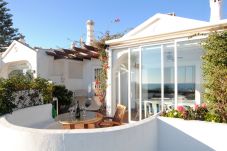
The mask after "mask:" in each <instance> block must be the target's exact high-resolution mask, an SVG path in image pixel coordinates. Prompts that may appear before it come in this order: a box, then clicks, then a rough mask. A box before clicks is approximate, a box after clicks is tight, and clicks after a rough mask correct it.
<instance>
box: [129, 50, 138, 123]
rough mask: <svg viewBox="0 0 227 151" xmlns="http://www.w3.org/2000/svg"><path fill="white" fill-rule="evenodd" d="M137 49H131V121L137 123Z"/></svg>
mask: <svg viewBox="0 0 227 151" xmlns="http://www.w3.org/2000/svg"><path fill="white" fill-rule="evenodd" d="M139 59H140V58H139V49H131V120H132V121H138V120H139V116H140V111H139V109H140V103H139V74H140V73H139V63H140V60H139Z"/></svg>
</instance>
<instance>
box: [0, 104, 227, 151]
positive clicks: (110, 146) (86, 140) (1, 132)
mask: <svg viewBox="0 0 227 151" xmlns="http://www.w3.org/2000/svg"><path fill="white" fill-rule="evenodd" d="M50 111H51V105H42V106H36V107H32V108H27V109H22V110H19V111H16V112H14V113H13V114H12V115H6V116H3V117H0V142H1V145H0V150H2V151H106V150H108V151H167V150H170V151H172V150H174V151H182V150H184V151H191V150H193V151H213V150H218V151H226V150H227V147H226V141H225V137H226V136H227V124H216V123H209V122H201V121H185V120H182V119H172V118H163V117H156V116H154V117H150V118H148V119H145V120H143V121H140V122H135V123H132V124H127V125H123V126H119V127H112V128H100V129H82V130H81V129H80V130H79V129H77V130H76V129H75V130H53V129H52V130H51V129H34V128H28V127H31V125H33V123H32V122H31V121H33V122H35V123H37V124H40V123H43V121H51V120H52V119H51V117H50V114H49V113H50ZM28 114H29V115H28ZM34 115H36V116H34ZM44 115H47V116H44ZM22 117H27V118H22ZM36 117H37V118H36ZM19 118H20V120H19ZM18 125H20V126H18ZM22 125H23V126H28V127H22Z"/></svg>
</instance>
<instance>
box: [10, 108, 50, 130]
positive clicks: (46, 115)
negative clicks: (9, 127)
mask: <svg viewBox="0 0 227 151" xmlns="http://www.w3.org/2000/svg"><path fill="white" fill-rule="evenodd" d="M51 111H52V105H51V104H46V105H39V106H34V107H28V108H24V109H21V110H17V111H14V112H13V113H12V114H7V115H6V116H5V118H6V120H7V121H8V122H10V123H11V124H14V125H18V126H23V127H35V125H36V124H37V125H40V124H42V123H46V122H48V121H50V122H53V121H54V120H53V118H52V112H51Z"/></svg>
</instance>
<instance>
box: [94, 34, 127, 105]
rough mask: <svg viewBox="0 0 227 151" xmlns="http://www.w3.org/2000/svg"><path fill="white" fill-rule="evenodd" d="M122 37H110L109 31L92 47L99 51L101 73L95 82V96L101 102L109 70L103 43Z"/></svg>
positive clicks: (118, 35) (117, 35)
mask: <svg viewBox="0 0 227 151" xmlns="http://www.w3.org/2000/svg"><path fill="white" fill-rule="evenodd" d="M122 36H123V33H118V34H113V35H111V34H110V32H109V31H107V32H106V33H105V34H103V35H102V36H101V37H99V38H98V40H95V41H94V44H93V45H94V47H96V48H97V49H98V51H99V60H100V61H101V67H102V68H101V73H100V74H99V77H98V78H97V80H96V88H97V89H96V95H98V96H99V99H100V101H101V102H104V101H105V96H106V88H107V86H108V85H107V78H108V77H107V71H108V68H109V65H108V58H109V56H108V52H107V48H108V46H107V45H106V44H105V41H107V40H112V39H117V38H120V37H122Z"/></svg>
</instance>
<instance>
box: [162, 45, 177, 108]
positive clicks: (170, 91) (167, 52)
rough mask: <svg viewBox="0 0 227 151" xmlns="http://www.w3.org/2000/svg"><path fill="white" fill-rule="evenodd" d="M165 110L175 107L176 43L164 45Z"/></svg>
mask: <svg viewBox="0 0 227 151" xmlns="http://www.w3.org/2000/svg"><path fill="white" fill-rule="evenodd" d="M163 53H164V54H163V60H164V110H167V109H171V108H173V107H174V44H166V45H164V46H163Z"/></svg>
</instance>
